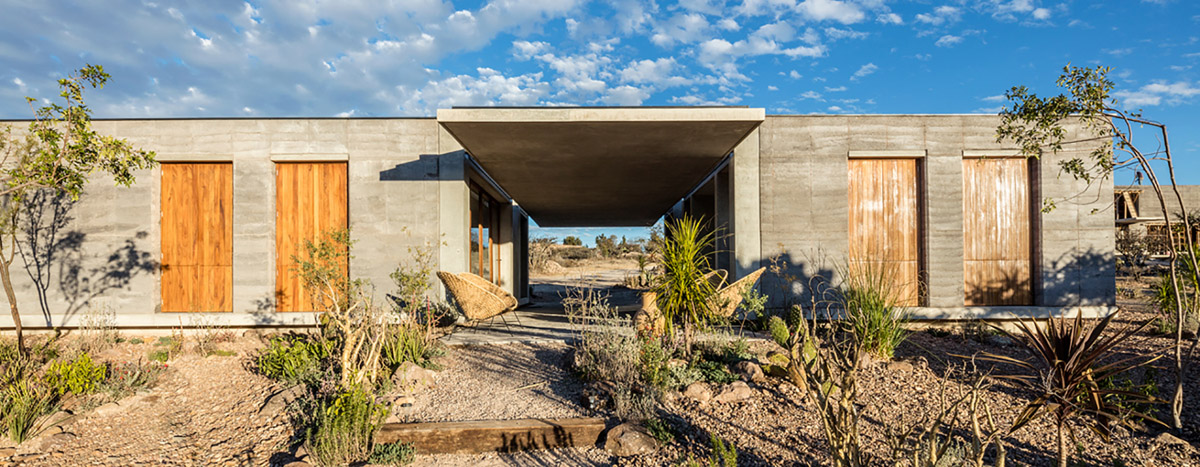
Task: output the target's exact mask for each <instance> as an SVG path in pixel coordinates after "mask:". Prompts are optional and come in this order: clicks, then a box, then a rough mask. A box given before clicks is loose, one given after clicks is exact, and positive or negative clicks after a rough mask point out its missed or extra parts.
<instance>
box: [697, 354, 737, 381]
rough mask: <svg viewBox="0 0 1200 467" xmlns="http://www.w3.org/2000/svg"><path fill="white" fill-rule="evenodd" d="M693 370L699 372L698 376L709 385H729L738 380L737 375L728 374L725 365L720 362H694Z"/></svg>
mask: <svg viewBox="0 0 1200 467" xmlns="http://www.w3.org/2000/svg"><path fill="white" fill-rule="evenodd" d="M695 368H696V370H697V371H699V372H700V376H701V377H702V378H704V380H705V381H708V382H710V383H714V384H729V383H732V382H734V381H737V380H738V377H737V375H735V374H733V373H730V372H729V369H728V368H726V367H725V364H724V363H721V362H715V361H712V360H700V361H698V362H696V364H695Z"/></svg>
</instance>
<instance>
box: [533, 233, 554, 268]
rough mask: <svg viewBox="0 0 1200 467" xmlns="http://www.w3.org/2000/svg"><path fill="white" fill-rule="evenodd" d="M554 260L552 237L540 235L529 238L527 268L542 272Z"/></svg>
mask: <svg viewBox="0 0 1200 467" xmlns="http://www.w3.org/2000/svg"><path fill="white" fill-rule="evenodd" d="M553 260H554V238H552V237H542V238H531V239H529V269H530V270H531V271H534V272H544V271H546V269H547V268H548V267H549V266H550V262H551V261H553Z"/></svg>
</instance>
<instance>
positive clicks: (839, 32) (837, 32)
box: [825, 28, 870, 40]
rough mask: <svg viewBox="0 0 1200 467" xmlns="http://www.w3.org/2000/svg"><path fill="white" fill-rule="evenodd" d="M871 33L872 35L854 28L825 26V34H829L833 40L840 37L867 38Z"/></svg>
mask: <svg viewBox="0 0 1200 467" xmlns="http://www.w3.org/2000/svg"><path fill="white" fill-rule="evenodd" d="M869 35H870V34H867V33H865V32H862V31H855V30H853V29H838V28H825V36H827V37H829V38H830V39H833V40H838V39H864V38H866V37H867V36H869Z"/></svg>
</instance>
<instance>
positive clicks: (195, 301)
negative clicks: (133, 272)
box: [161, 163, 233, 312]
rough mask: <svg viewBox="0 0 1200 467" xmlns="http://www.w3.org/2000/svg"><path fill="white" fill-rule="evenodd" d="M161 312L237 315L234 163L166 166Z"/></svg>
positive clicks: (163, 183) (163, 181)
mask: <svg viewBox="0 0 1200 467" xmlns="http://www.w3.org/2000/svg"><path fill="white" fill-rule="evenodd" d="M161 168H162V185H161V186H162V220H161V222H162V311H164V312H191V311H203V312H218V311H219V312H231V311H233V164H230V163H165V164H162V166H161Z"/></svg>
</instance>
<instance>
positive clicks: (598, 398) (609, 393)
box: [583, 381, 617, 410]
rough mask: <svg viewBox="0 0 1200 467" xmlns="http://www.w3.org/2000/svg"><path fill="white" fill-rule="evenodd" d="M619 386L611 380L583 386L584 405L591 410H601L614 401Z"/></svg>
mask: <svg viewBox="0 0 1200 467" xmlns="http://www.w3.org/2000/svg"><path fill="white" fill-rule="evenodd" d="M616 391H617V387H616V385H614V384H613V383H612V382H609V381H597V382H595V383H592V384H590V385H588V387H586V388H583V406H584V407H587V408H588V409H591V410H599V409H601V408H604V407H605V406H607V405H608V403H609V402H610V401H612V398H613V395H614V394H616Z"/></svg>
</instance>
